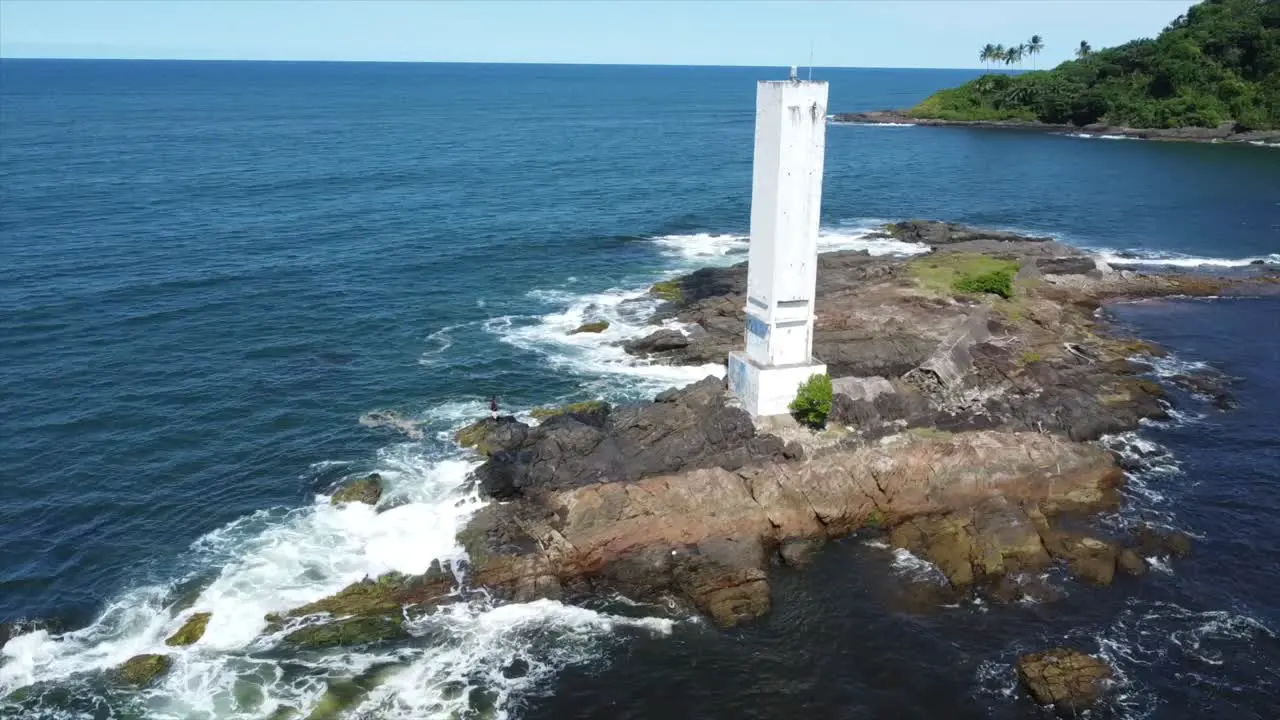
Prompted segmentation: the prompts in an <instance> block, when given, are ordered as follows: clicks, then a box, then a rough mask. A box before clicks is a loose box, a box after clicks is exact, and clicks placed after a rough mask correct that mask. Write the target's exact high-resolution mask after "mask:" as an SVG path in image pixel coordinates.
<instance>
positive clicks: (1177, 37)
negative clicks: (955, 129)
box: [832, 0, 1280, 144]
mask: <svg viewBox="0 0 1280 720" xmlns="http://www.w3.org/2000/svg"><path fill="white" fill-rule="evenodd" d="M1033 42H1035V43H1037V47H1038V43H1040V42H1041V39H1040V36H1038V35H1037V36H1036V37H1035V38H1033ZM992 47H993V46H987V47H985V48H983V49H982V52H981V54H980V57H981V58H982V59H983V60H984V61H989V60H990V59H991V58H992V57H995V56H994V55H993V53H992ZM1019 47H1022V48H1027V47H1028V46H1019ZM1021 55H1022V53H1016V54H1011V53H1008V52H1005V53H1001V54H1000V55H999V56H998V58H1002V59H1005V61H1006V62H1009V61H1011V60H1010V58H1012V61H1014V62H1016V61H1018V58H1020V57H1021ZM1076 55H1077V59H1075V60H1072V61H1068V62H1064V63H1062V64H1061V65H1059V66H1058V67H1056V68H1054V69H1052V70H1044V71H1035V72H1029V73H1022V74H1017V75H1008V74H993V73H989V74H986V75H983V76H982V77H979V78H977V79H975V80H972V81H970V82H967V83H965V84H964V85H961V86H960V87H956V88H949V89H946V90H942V91H939V92H937V93H935V94H933V95H931V96H930V97H928V98H926V99H925V100H924V101H923V102H921V103H920V104H919V105H916V106H915V107H913V108H910V109H907V110H886V111H880V112H869V113H844V114H837V115H835V116H833V118H832V119H833V120H834V121H836V122H855V123H869V124H917V125H961V126H970V127H995V128H1006V129H1034V130H1050V131H1067V132H1078V133H1082V134H1086V135H1095V136H1104V135H1105V136H1113V137H1124V138H1139V139H1151V140H1183V141H1199V142H1252V143H1255V144H1273V143H1276V144H1280V3H1274V2H1259V0H1205V1H1204V2H1202V3H1200V4H1198V5H1195V6H1193V7H1191V8H1190V9H1189V10H1188V11H1187V13H1186V14H1185V15H1181V16H1179V17H1178V18H1176V19H1175V20H1174V21H1173V22H1171V23H1170V24H1169V26H1168V27H1166V28H1165V29H1164V31H1163V32H1161V33H1160V35H1159V36H1158V37H1156V38H1155V39H1154V40H1153V39H1149V38H1146V39H1139V40H1133V41H1131V42H1128V43H1125V44H1123V45H1120V46H1118V47H1114V48H1107V49H1104V50H1099V51H1096V52H1095V51H1093V50H1092V49H1091V48H1090V47H1089V45H1088V43H1087V42H1081V43H1080V46H1079V48H1078V49H1077V51H1076Z"/></svg>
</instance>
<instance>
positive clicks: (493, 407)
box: [489, 395, 498, 420]
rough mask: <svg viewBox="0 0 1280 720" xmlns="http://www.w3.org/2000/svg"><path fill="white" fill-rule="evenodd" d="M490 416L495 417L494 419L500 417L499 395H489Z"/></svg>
mask: <svg viewBox="0 0 1280 720" xmlns="http://www.w3.org/2000/svg"><path fill="white" fill-rule="evenodd" d="M489 417H491V418H493V419H494V420H497V419H498V396H497V395H490V396H489Z"/></svg>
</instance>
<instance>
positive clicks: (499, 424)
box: [455, 415, 529, 455]
mask: <svg viewBox="0 0 1280 720" xmlns="http://www.w3.org/2000/svg"><path fill="white" fill-rule="evenodd" d="M528 435H529V426H528V425H525V424H524V423H522V422H519V421H517V420H516V419H515V418H514V417H512V416H510V415H504V416H502V417H498V418H485V419H483V420H479V421H476V422H474V423H472V424H470V425H468V426H466V427H464V428H462V429H461V430H459V431H458V432H457V434H456V435H455V439H456V440H457V441H458V444H459V445H461V446H462V447H465V448H474V449H475V450H476V452H478V453H480V454H482V455H492V454H494V453H495V452H501V451H503V450H511V449H514V448H517V447H520V445H521V443H523V442H524V440H525V438H526V437H528Z"/></svg>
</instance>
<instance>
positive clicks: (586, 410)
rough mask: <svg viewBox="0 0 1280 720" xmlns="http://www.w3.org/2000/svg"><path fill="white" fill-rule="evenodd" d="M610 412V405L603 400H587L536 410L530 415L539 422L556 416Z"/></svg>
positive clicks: (530, 412) (531, 411)
mask: <svg viewBox="0 0 1280 720" xmlns="http://www.w3.org/2000/svg"><path fill="white" fill-rule="evenodd" d="M607 412H609V403H607V402H605V401H603V400H587V401H586V402H578V403H573V404H571V405H565V406H563V407H557V408H534V409H533V410H530V411H529V414H530V415H532V416H533V417H535V418H537V419H538V420H546V419H547V418H553V417H555V416H556V415H600V414H604V413H607Z"/></svg>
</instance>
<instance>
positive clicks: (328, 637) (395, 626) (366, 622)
mask: <svg viewBox="0 0 1280 720" xmlns="http://www.w3.org/2000/svg"><path fill="white" fill-rule="evenodd" d="M408 634H409V633H408V632H407V631H406V630H405V629H404V619H403V618H400V617H395V616H391V615H374V616H371V617H353V618H347V619H345V620H339V621H337V622H331V623H324V624H322V625H308V626H306V627H303V628H299V629H297V630H294V631H293V632H291V633H289V634H288V635H286V636H285V637H284V640H285V642H288V643H291V644H293V645H299V646H304V647H343V646H349V645H367V644H369V643H375V642H382V641H384V640H396V639H399V638H402V637H406V636H408Z"/></svg>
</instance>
